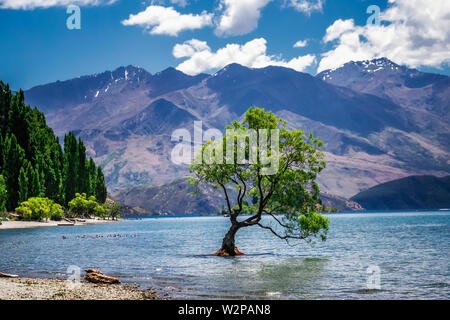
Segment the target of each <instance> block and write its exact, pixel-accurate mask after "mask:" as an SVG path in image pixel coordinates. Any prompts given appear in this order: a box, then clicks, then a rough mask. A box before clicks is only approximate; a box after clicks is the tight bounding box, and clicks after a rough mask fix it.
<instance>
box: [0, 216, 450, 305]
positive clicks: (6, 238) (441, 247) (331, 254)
mask: <svg viewBox="0 0 450 320" xmlns="http://www.w3.org/2000/svg"><path fill="white" fill-rule="evenodd" d="M329 217H330V219H331V224H330V234H329V238H328V240H327V242H324V243H322V242H319V241H318V242H316V243H315V244H313V245H311V244H307V243H305V242H301V243H300V245H297V246H294V247H291V246H289V245H287V244H286V243H285V242H284V241H282V240H279V239H277V238H274V237H273V236H272V235H271V233H270V232H268V231H265V230H262V229H259V228H258V227H251V228H247V229H241V230H239V232H238V234H237V239H236V241H237V246H238V247H239V250H240V251H242V252H244V253H247V254H250V255H248V256H245V257H235V258H219V257H211V256H204V255H205V254H210V253H213V252H215V251H216V250H217V249H218V248H219V247H220V244H221V240H222V237H223V236H224V234H225V232H226V231H227V229H228V226H229V220H228V219H227V218H223V217H186V218H184V217H183V218H146V219H142V220H127V221H121V222H118V223H107V224H100V225H91V226H80V227H56V228H41V229H28V230H4V231H0V271H2V272H8V273H15V274H20V275H21V276H28V277H37V276H39V277H42V276H44V277H66V276H67V273H66V272H67V268H68V266H70V265H77V266H79V267H80V268H81V269H86V268H90V267H93V268H97V269H101V270H102V271H103V272H104V273H105V274H108V275H113V276H117V277H119V278H120V279H121V280H122V281H123V282H130V283H138V284H140V285H141V286H142V287H144V288H145V287H153V288H156V289H157V290H158V291H160V292H161V293H164V292H167V293H168V294H169V295H170V296H171V297H173V298H188V299H209V298H212V299H222V298H237V299H256V298H259V299H450V279H449V276H450V272H449V260H450V256H449V253H450V211H432V212H430V211H427V212H403V213H402V212H395V213H393V212H378V213H351V214H332V215H329ZM266 219H269V218H266ZM112 234H116V235H120V237H111V236H110V235H112ZM83 235H85V238H81V236H83ZM96 235H99V236H103V238H102V237H100V238H92V237H93V236H96ZM63 236H65V237H67V239H66V240H63V239H62V237H63ZM369 267H370V268H369ZM368 268H369V271H371V270H372V271H373V270H375V273H368ZM378 268H379V269H378ZM376 270H379V271H380V274H379V279H380V290H368V287H367V281H368V279H372V280H373V279H375V280H373V281H376ZM370 276H372V278H369V277H370Z"/></svg>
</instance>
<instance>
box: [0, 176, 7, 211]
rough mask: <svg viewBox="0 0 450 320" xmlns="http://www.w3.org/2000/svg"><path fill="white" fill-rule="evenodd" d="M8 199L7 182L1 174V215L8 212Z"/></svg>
mask: <svg viewBox="0 0 450 320" xmlns="http://www.w3.org/2000/svg"><path fill="white" fill-rule="evenodd" d="M7 198H8V191H7V190H6V182H5V178H4V177H3V175H1V174H0V213H3V212H5V211H6V199H7Z"/></svg>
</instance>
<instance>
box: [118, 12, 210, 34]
mask: <svg viewBox="0 0 450 320" xmlns="http://www.w3.org/2000/svg"><path fill="white" fill-rule="evenodd" d="M212 17H213V15H212V14H210V13H206V12H205V11H203V12H202V13H201V14H195V15H194V14H180V13H179V12H178V11H176V10H175V9H174V8H173V7H162V6H153V5H151V6H148V7H147V8H146V9H145V10H144V11H142V12H139V13H138V14H130V16H129V18H128V19H127V20H123V21H122V24H123V25H125V26H133V25H138V26H141V27H144V28H145V29H147V30H148V31H149V33H150V34H165V35H170V36H177V35H178V33H180V32H181V31H184V30H194V29H201V28H203V27H205V26H211V25H212Z"/></svg>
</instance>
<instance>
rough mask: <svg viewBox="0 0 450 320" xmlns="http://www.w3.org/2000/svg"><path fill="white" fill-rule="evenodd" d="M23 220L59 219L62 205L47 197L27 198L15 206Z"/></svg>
mask: <svg viewBox="0 0 450 320" xmlns="http://www.w3.org/2000/svg"><path fill="white" fill-rule="evenodd" d="M16 212H17V213H18V214H20V215H21V216H22V217H23V219H24V220H44V219H45V220H47V219H53V220H60V219H61V218H62V217H63V210H62V207H61V206H60V205H59V204H57V203H54V202H53V201H52V200H50V199H48V198H39V197H34V198H29V199H28V200H27V201H24V202H22V203H21V205H20V207H18V208H16Z"/></svg>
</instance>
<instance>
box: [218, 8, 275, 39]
mask: <svg viewBox="0 0 450 320" xmlns="http://www.w3.org/2000/svg"><path fill="white" fill-rule="evenodd" d="M270 1H272V0H221V1H220V5H219V11H220V10H222V9H224V12H223V14H222V15H221V16H220V17H219V20H218V24H217V28H216V34H217V35H220V36H237V35H243V34H247V33H249V32H251V31H253V30H255V29H256V28H257V27H258V20H259V18H260V17H261V10H262V9H263V8H264V7H265V6H266V5H267V4H268V3H269V2H270Z"/></svg>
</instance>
